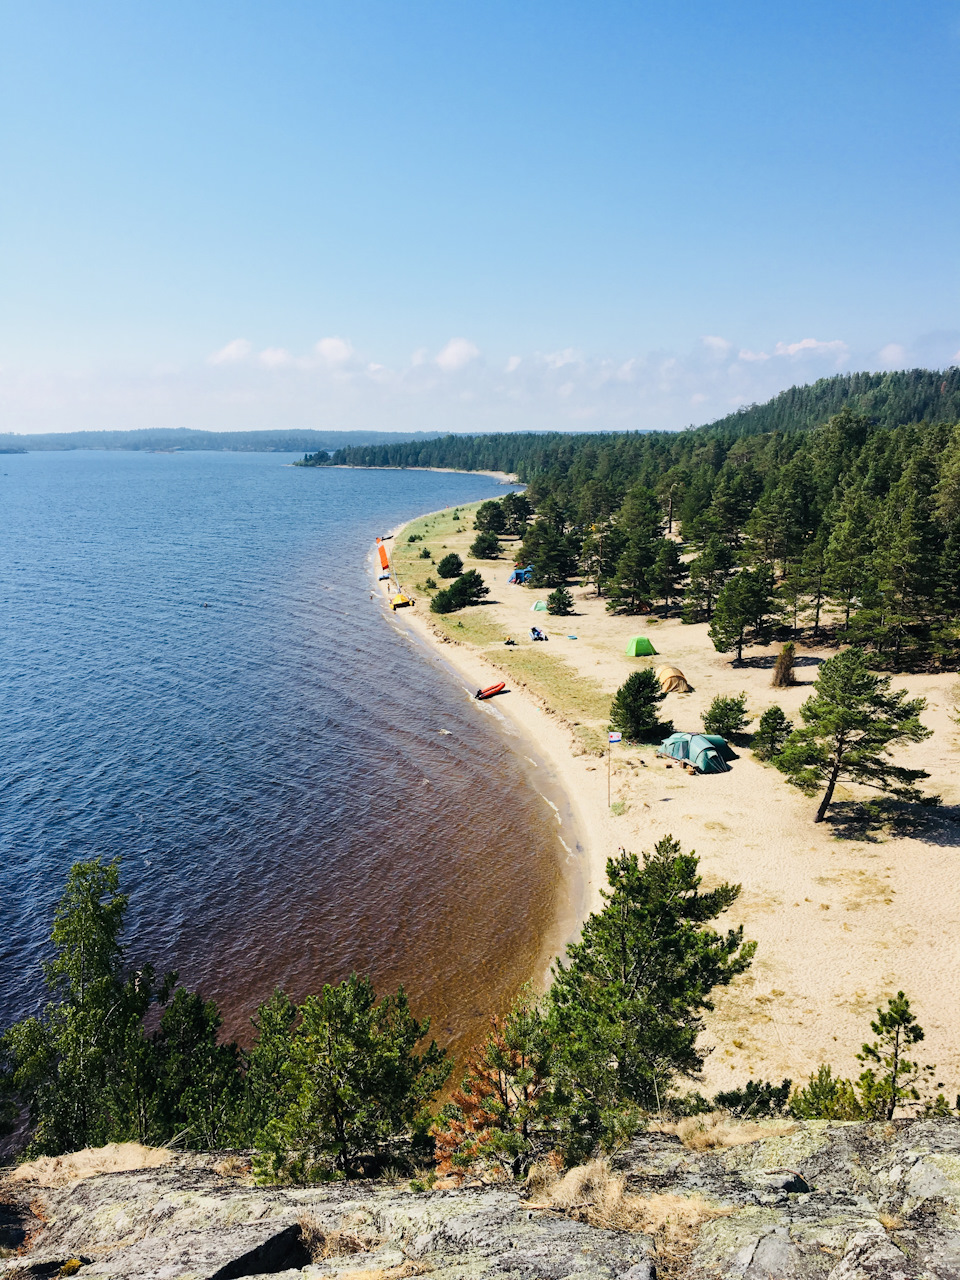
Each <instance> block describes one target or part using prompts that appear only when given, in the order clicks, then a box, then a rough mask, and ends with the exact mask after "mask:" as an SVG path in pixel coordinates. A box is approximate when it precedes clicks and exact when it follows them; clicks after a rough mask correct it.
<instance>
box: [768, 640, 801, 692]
mask: <svg viewBox="0 0 960 1280" xmlns="http://www.w3.org/2000/svg"><path fill="white" fill-rule="evenodd" d="M796 656H797V653H796V648H795V646H794V644H793V641H792V640H788V641H787V643H786V644H785V645H784V646H783V648H782V649H781V650H780V654H779V656H778V658H777V665H776V666H775V667H774V668H773V687H774V688H775V689H784V688H786V687H787V685H791V684H796V683H797V682H796V680H795V679H794V675H793V664H794V661H795V660H796Z"/></svg>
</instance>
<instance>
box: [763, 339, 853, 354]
mask: <svg viewBox="0 0 960 1280" xmlns="http://www.w3.org/2000/svg"><path fill="white" fill-rule="evenodd" d="M814 352H815V353H816V354H817V355H827V354H829V353H834V354H836V355H845V354H846V352H847V344H846V343H845V342H841V341H840V340H839V339H837V338H835V339H834V340H833V342H819V341H818V340H817V339H816V338H802V339H801V340H800V342H789V343H788V342H778V343H777V345H776V346H775V347H774V349H773V354H774V355H777V356H799V355H806V354H807V353H814Z"/></svg>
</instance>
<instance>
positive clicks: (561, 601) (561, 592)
mask: <svg viewBox="0 0 960 1280" xmlns="http://www.w3.org/2000/svg"><path fill="white" fill-rule="evenodd" d="M547 613H552V614H553V615H554V617H557V618H566V617H569V615H570V614H571V613H573V596H572V595H571V594H570V592H569V591H568V590H567V589H566V587H557V589H556V591H551V592H550V594H549V595H548V596H547Z"/></svg>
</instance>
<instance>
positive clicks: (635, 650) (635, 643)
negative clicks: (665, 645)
mask: <svg viewBox="0 0 960 1280" xmlns="http://www.w3.org/2000/svg"><path fill="white" fill-rule="evenodd" d="M656 652H657V651H656V649H655V648H654V647H653V645H652V644H651V643H650V641H649V640H648V639H647V637H646V636H634V637H633V639H632V640H628V641H627V657H628V658H649V657H651V656H652V655H653V654H655V653H656Z"/></svg>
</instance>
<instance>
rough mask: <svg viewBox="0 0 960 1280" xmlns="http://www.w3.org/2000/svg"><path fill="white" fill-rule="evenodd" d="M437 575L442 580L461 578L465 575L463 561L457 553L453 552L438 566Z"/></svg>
mask: <svg viewBox="0 0 960 1280" xmlns="http://www.w3.org/2000/svg"><path fill="white" fill-rule="evenodd" d="M437 573H438V574H439V575H440V577H441V578H459V577H460V575H461V573H463V561H462V560H461V559H460V557H459V556H458V555H457V553H456V552H455V551H451V552H449V554H447V555H445V556H444V557H443V559H442V560H441V561H440V563H439V564H438V565H437Z"/></svg>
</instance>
